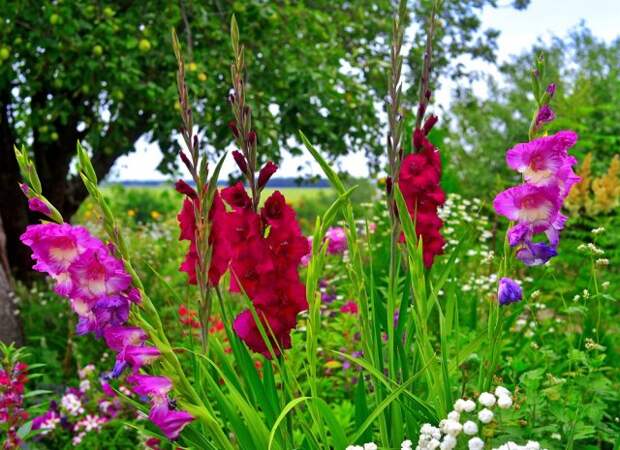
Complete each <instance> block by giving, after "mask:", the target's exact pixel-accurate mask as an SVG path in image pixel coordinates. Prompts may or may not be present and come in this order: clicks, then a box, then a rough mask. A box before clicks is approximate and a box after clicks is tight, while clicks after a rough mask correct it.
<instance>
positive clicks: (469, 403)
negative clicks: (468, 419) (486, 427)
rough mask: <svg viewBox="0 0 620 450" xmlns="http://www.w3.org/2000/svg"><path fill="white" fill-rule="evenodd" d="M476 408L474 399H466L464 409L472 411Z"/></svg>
mask: <svg viewBox="0 0 620 450" xmlns="http://www.w3.org/2000/svg"><path fill="white" fill-rule="evenodd" d="M474 409H476V402H474V401H473V400H465V404H464V405H463V411H465V412H472V411H473V410H474Z"/></svg>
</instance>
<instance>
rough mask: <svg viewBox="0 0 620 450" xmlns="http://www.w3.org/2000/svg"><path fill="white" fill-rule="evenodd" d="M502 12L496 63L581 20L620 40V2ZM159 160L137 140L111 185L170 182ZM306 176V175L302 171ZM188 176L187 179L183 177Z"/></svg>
mask: <svg viewBox="0 0 620 450" xmlns="http://www.w3.org/2000/svg"><path fill="white" fill-rule="evenodd" d="M498 3H499V5H500V6H499V7H498V8H490V7H487V8H485V9H484V10H483V13H482V17H481V20H482V29H485V28H489V27H491V28H496V29H499V30H501V34H500V36H499V38H498V52H497V56H498V62H503V61H505V60H507V59H509V57H510V56H511V55H514V54H519V53H521V52H523V51H525V50H528V49H529V48H530V47H531V46H532V44H534V43H535V42H536V41H537V39H539V38H540V39H543V40H544V41H546V42H548V41H549V40H550V39H551V37H552V36H554V35H555V36H559V37H564V36H566V34H567V33H568V32H569V31H570V30H571V29H572V28H574V27H576V26H577V25H578V24H579V23H580V22H581V21H584V22H585V24H586V26H587V27H589V28H590V29H591V30H592V31H593V33H594V34H595V35H596V36H597V37H599V38H602V39H604V40H606V41H611V40H612V39H614V38H615V37H616V36H618V35H620V30H619V27H618V24H620V0H531V2H530V5H529V7H528V8H527V9H526V10H525V11H517V10H515V9H514V8H512V7H511V6H510V3H511V1H510V0H498ZM474 65H475V68H476V69H480V70H484V71H485V72H487V73H488V72H490V73H493V74H497V70H496V69H495V68H494V67H493V66H492V65H489V64H485V63H481V62H474ZM453 88H454V84H453V83H452V82H447V81H446V82H443V83H442V88H441V90H440V91H438V92H437V94H436V98H435V102H436V103H438V104H439V105H442V106H444V107H447V106H448V105H449V102H450V97H451V91H452V89H453ZM160 160H161V152H160V150H159V147H158V146H157V145H152V144H150V145H149V144H146V142H144V141H138V142H137V144H136V151H135V152H133V153H131V154H130V155H126V156H123V157H121V158H119V159H118V160H117V162H116V164H115V166H114V168H113V169H112V171H111V174H110V176H109V179H110V180H113V181H116V180H164V179H166V177H165V176H164V175H162V174H161V173H159V172H158V171H157V169H156V167H157V165H158V164H159V162H160ZM338 163H339V164H341V165H343V164H346V168H347V170H348V171H349V172H350V173H351V174H352V175H354V176H366V175H368V172H367V167H366V161H365V159H364V156H363V155H361V154H353V155H350V156H347V157H346V159H342V160H340V161H338ZM300 165H304V166H309V167H311V168H312V170H313V171H314V173H320V169H319V168H318V166H317V165H316V163H314V161H312V159H311V158H310V157H309V155H307V156H300V157H292V156H291V155H285V156H284V157H283V161H282V163H281V164H280V169H279V170H278V173H277V176H280V177H294V176H296V175H298V173H297V167H298V166H300ZM235 169H236V166H235V163H234V161H233V159H232V158H227V161H226V163H225V164H224V166H223V169H222V173H221V177H222V178H226V177H227V175H228V173H230V172H231V171H233V170H235ZM304 173H307V171H306V170H304ZM185 177H187V178H188V177H189V175H188V174H185Z"/></svg>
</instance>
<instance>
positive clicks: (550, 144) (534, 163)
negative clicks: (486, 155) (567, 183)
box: [506, 131, 577, 186]
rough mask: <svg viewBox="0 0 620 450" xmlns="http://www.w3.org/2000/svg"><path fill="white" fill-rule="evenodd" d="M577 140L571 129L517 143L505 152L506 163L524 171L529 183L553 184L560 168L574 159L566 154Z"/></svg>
mask: <svg viewBox="0 0 620 450" xmlns="http://www.w3.org/2000/svg"><path fill="white" fill-rule="evenodd" d="M576 141H577V134H576V133H574V132H573V131H560V132H558V133H556V134H554V135H552V136H545V137H541V138H538V139H534V140H533V141H531V142H526V143H523V144H518V145H516V146H514V147H513V148H511V149H510V150H508V152H507V153H506V163H507V164H508V167H510V168H511V169H513V170H516V171H517V172H519V173H521V174H523V176H524V178H525V181H527V182H528V183H531V184H534V185H537V186H543V185H548V184H554V183H555V182H556V180H557V176H558V172H559V171H560V169H562V168H563V167H564V166H565V165H566V164H567V163H568V167H570V166H571V165H573V164H575V163H576V160H575V159H574V158H572V157H570V156H568V149H569V148H570V147H572V146H573V145H574V144H575V142H576ZM570 163H572V164H570Z"/></svg>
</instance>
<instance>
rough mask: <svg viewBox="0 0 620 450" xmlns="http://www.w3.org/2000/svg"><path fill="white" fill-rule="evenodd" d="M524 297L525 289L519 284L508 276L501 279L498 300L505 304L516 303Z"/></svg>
mask: <svg viewBox="0 0 620 450" xmlns="http://www.w3.org/2000/svg"><path fill="white" fill-rule="evenodd" d="M522 299H523V291H522V290H521V286H519V284H518V283H517V282H516V281H515V280H513V279H511V278H507V277H503V278H501V279H500V280H499V288H498V289H497V301H499V304H500V305H502V306H504V305H508V304H510V303H516V302H518V301H521V300H522Z"/></svg>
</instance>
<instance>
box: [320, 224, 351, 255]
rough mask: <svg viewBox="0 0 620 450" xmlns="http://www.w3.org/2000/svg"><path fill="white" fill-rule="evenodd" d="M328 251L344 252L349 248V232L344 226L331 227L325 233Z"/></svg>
mask: <svg viewBox="0 0 620 450" xmlns="http://www.w3.org/2000/svg"><path fill="white" fill-rule="evenodd" d="M325 239H327V242H328V243H327V253H331V254H332V255H335V254H338V253H343V252H344V251H345V250H346V249H347V234H346V233H345V231H344V229H343V228H342V227H330V228H329V229H328V230H327V232H326V233H325Z"/></svg>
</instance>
